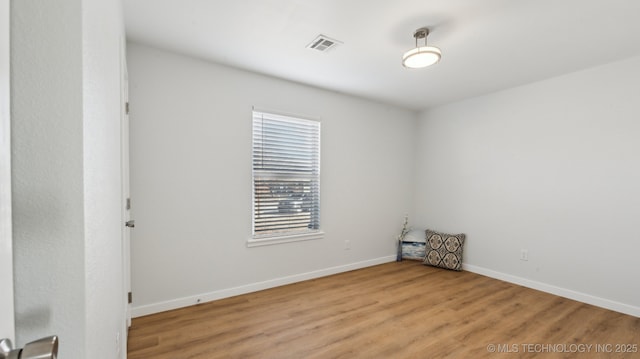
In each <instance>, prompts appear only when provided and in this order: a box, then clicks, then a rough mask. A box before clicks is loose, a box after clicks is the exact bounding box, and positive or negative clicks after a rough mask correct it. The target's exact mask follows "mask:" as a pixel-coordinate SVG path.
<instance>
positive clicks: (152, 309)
mask: <svg viewBox="0 0 640 359" xmlns="http://www.w3.org/2000/svg"><path fill="white" fill-rule="evenodd" d="M395 260H396V256H395V255H393V256H387V257H380V258H375V259H370V260H366V261H362V262H356V263H350V264H345V265H341V266H336V267H331V268H325V269H320V270H316V271H313V272H307V273H300V274H295V275H291V276H287V277H281V278H276V279H270V280H267V281H264V282H257V283H251V284H247V285H242V286H239V287H233V288H227V289H221V290H217V291H214V292H209V293H203V294H199V295H194V296H189V297H183V298H178V299H172V300H168V301H164V302H159V303H153V304H147V305H142V306H139V307H135V306H134V307H133V308H132V309H131V316H132V317H134V318H136V317H142V316H145V315H149V314H155V313H160V312H165V311H167V310H173V309H178V308H183V307H188V306H191V305H195V304H200V303H206V302H211V301H214V300H218V299H223V298H229V297H234V296H236V295H241V294H247V293H252V292H257V291H259V290H264V289H269V288H275V287H279V286H282V285H287V284H291V283H296V282H302V281H305V280H309V279H315V278H320V277H326V276H329V275H333V274H338V273H342V272H348V271H351V270H355V269H361V268H366V267H371V266H374V265H378V264H383V263H389V262H393V261H395Z"/></svg>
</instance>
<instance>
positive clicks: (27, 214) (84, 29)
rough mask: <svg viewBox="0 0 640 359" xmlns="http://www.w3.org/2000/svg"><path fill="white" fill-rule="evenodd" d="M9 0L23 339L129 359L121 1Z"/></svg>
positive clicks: (70, 353) (79, 354)
mask: <svg viewBox="0 0 640 359" xmlns="http://www.w3.org/2000/svg"><path fill="white" fill-rule="evenodd" d="M11 5H12V8H11V44H12V49H11V50H12V53H11V60H12V71H11V75H12V89H11V100H12V126H13V128H12V160H13V168H12V169H13V173H12V181H13V184H14V186H13V192H12V194H13V210H14V211H13V214H14V215H13V225H14V258H15V277H14V281H15V285H16V293H15V299H16V308H15V309H16V336H17V344H18V345H20V346H22V345H24V344H25V343H26V342H28V341H31V340H34V339H37V338H39V337H42V336H47V335H52V334H57V335H59V337H60V348H59V357H60V358H79V359H84V358H115V357H124V356H125V354H124V352H123V351H122V348H123V346H122V343H120V345H116V337H117V335H118V332H120V333H121V332H122V330H124V319H125V318H124V300H123V298H125V294H124V292H123V288H122V262H121V256H122V248H121V242H120V241H121V238H120V237H121V226H122V222H121V217H120V215H121V212H120V211H121V203H120V202H121V201H120V189H121V187H120V185H121V178H120V109H121V104H120V90H121V89H120V43H121V39H122V37H123V26H122V14H121V4H120V2H119V1H107V0H104V1H101V2H96V1H81V0H76V1H66V2H42V1H13V2H11ZM118 351H120V354H119V355H118Z"/></svg>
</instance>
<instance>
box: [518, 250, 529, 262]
mask: <svg viewBox="0 0 640 359" xmlns="http://www.w3.org/2000/svg"><path fill="white" fill-rule="evenodd" d="M520 260H521V261H528V260H529V251H528V250H526V249H521V250H520Z"/></svg>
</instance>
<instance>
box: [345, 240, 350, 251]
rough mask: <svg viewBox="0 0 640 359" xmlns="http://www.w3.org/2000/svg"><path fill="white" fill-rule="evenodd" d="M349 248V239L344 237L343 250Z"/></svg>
mask: <svg viewBox="0 0 640 359" xmlns="http://www.w3.org/2000/svg"><path fill="white" fill-rule="evenodd" d="M349 249H351V241H350V240H348V239H345V241H344V250H349Z"/></svg>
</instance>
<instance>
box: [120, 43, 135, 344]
mask: <svg viewBox="0 0 640 359" xmlns="http://www.w3.org/2000/svg"><path fill="white" fill-rule="evenodd" d="M120 49H121V50H120V69H121V70H120V71H121V74H122V78H121V81H122V85H121V86H122V89H121V95H122V115H121V119H122V120H121V126H120V127H121V130H122V133H121V140H120V141H121V156H122V158H121V163H122V222H123V226H122V229H123V232H122V261H123V271H122V272H123V274H124V278H123V283H124V292H125V293H126V294H128V293H131V229H132V228H133V224H131V223H133V222H130V221H131V194H130V190H129V187H130V185H129V74H128V72H127V59H126V40H125V39H124V38H123V39H122V44H121V46H120ZM126 297H127V298H126V303H125V308H126V313H125V316H126V321H127V328H128V327H130V326H131V302H130V300H129V299H130V298H131V297H130V294H128V295H127V296H126ZM126 332H127V331H125V333H126ZM125 341H126V338H125Z"/></svg>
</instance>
